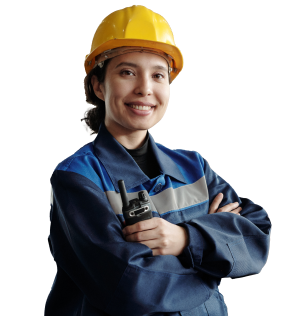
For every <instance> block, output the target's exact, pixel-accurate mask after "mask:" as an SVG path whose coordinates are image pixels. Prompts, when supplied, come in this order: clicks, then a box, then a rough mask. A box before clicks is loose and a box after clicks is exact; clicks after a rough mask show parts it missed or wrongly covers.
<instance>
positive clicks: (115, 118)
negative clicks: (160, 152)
mask: <svg viewBox="0 0 288 316" xmlns="http://www.w3.org/2000/svg"><path fill="white" fill-rule="evenodd" d="M94 81H95V80H94ZM93 87H94V91H95V85H94V84H93ZM96 90H97V89H96ZM169 95H170V85H169V74H168V64H167V62H166V60H165V59H164V58H162V57H160V56H158V55H154V54H150V53H140V52H135V53H129V54H124V55H120V56H117V57H114V58H113V59H111V61H110V63H109V64H108V66H107V69H106V75H105V80H104V82H103V83H100V84H99V83H98V93H97V96H98V97H100V98H101V99H102V100H104V101H105V105H106V116H105V125H106V127H107V128H108V130H109V131H111V132H113V134H114V133H121V134H123V133H124V134H129V133H131V132H135V131H137V130H147V129H149V128H151V127H152V126H154V125H155V124H157V123H158V122H159V121H160V120H161V119H162V117H163V115H164V113H165V111H166V109H167V106H168V101H169Z"/></svg>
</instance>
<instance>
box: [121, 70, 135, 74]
mask: <svg viewBox="0 0 288 316" xmlns="http://www.w3.org/2000/svg"><path fill="white" fill-rule="evenodd" d="M124 72H130V73H131V74H132V72H131V71H129V70H122V71H121V72H120V74H123V73H124Z"/></svg>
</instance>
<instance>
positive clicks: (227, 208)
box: [217, 202, 239, 213]
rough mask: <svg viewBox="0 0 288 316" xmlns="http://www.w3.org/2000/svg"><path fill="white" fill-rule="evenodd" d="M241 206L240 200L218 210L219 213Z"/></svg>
mask: <svg viewBox="0 0 288 316" xmlns="http://www.w3.org/2000/svg"><path fill="white" fill-rule="evenodd" d="M238 206H239V203H238V202H235V203H229V204H227V205H225V206H223V207H221V208H219V210H218V211H217V213H221V212H231V211H233V210H235V209H236V208H237V207H238Z"/></svg>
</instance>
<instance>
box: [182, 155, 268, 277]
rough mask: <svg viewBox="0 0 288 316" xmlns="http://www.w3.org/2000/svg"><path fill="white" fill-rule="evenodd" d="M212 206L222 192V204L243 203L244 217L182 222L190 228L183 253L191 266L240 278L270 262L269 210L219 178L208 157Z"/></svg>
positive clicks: (213, 216)
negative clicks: (238, 192) (266, 210)
mask: <svg viewBox="0 0 288 316" xmlns="http://www.w3.org/2000/svg"><path fill="white" fill-rule="evenodd" d="M204 172H205V178H206V182H207V187H208V193H209V205H210V204H211V203H212V201H213V200H214V198H215V197H216V195H217V194H218V193H220V192H222V193H223V194H224V198H223V201H222V202H221V204H220V206H219V208H220V207H222V206H224V205H226V204H228V203H233V202H239V204H240V206H241V207H242V211H241V216H239V215H236V214H233V213H215V214H207V215H204V216H201V217H198V218H196V219H194V220H191V221H189V222H187V223H181V224H179V225H180V226H182V227H185V228H186V229H187V230H188V235H189V245H188V247H186V248H185V250H184V252H183V255H184V257H185V258H186V259H187V258H188V260H189V263H188V265H190V266H192V267H194V268H195V269H197V270H198V271H202V272H204V273H205V274H207V275H209V276H214V277H218V278H223V277H231V278H239V277H244V276H247V275H251V274H256V273H259V272H260V271H261V269H262V268H263V266H264V264H265V263H266V261H267V257H268V252H269V237H270V229H271V223H270V220H269V218H268V215H267V213H266V212H265V210H264V209H263V208H262V207H261V206H259V205H257V204H254V203H253V202H252V201H250V200H248V199H246V198H239V197H238V196H237V194H236V192H235V191H234V190H233V188H232V187H231V186H230V185H229V184H228V183H227V182H225V181H224V180H223V179H222V178H221V177H219V176H218V175H217V174H216V173H215V172H214V171H213V170H212V169H211V168H210V166H209V164H208V163H207V161H205V159H204Z"/></svg>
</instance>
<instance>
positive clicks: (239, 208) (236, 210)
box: [230, 206, 242, 215]
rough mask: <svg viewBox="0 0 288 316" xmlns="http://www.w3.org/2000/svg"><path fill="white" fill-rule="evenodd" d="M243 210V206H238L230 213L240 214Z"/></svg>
mask: <svg viewBox="0 0 288 316" xmlns="http://www.w3.org/2000/svg"><path fill="white" fill-rule="evenodd" d="M241 211H242V207H240V206H239V207H237V208H236V209H235V210H233V211H231V212H230V213H234V214H238V215H240V212H241Z"/></svg>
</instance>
